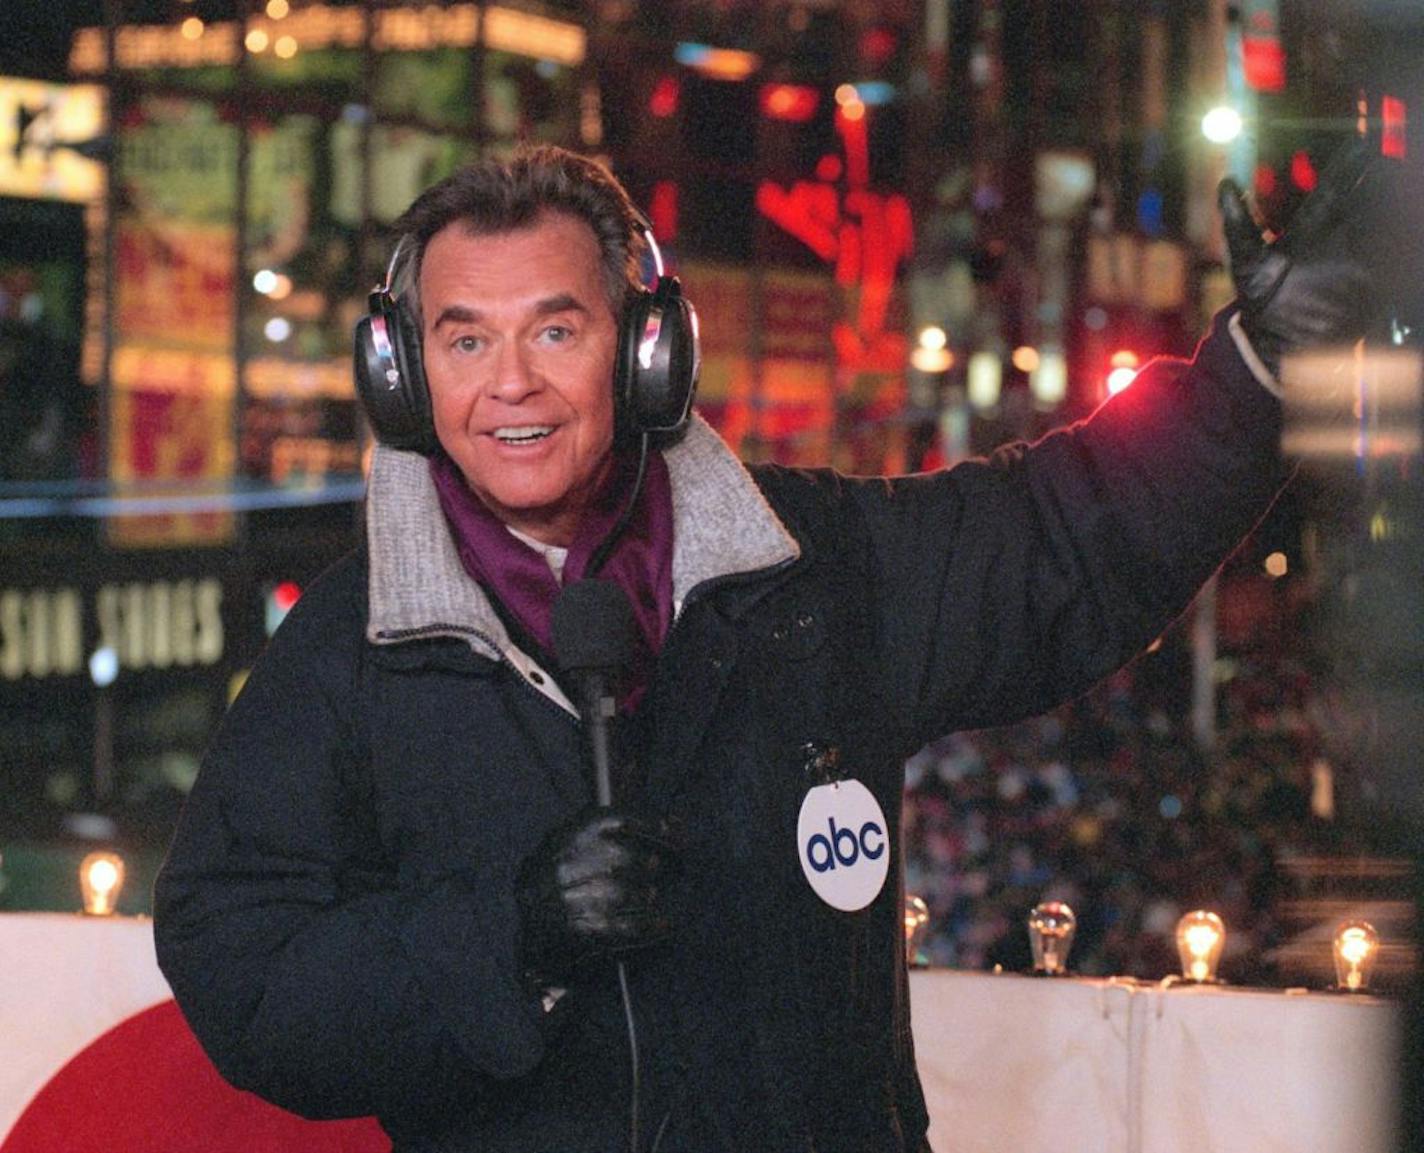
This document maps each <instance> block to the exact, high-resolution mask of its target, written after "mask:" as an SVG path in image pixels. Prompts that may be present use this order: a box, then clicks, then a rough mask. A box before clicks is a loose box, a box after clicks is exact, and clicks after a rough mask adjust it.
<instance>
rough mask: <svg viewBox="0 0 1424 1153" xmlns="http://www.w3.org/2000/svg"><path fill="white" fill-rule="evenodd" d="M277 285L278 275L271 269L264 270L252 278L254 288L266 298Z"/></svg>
mask: <svg viewBox="0 0 1424 1153" xmlns="http://www.w3.org/2000/svg"><path fill="white" fill-rule="evenodd" d="M276 284H277V274H276V273H275V272H273V271H272V270H271V269H270V268H264V269H262V270H261V271H259V272H258V273H257V274H256V275H255V276H253V278H252V287H253V288H255V289H256V290H257V291H258V292H260V293H261V294H262V295H263V296H266V295H267V294H268V293H269V292H271V291H272V289H273V288H275V287H276Z"/></svg>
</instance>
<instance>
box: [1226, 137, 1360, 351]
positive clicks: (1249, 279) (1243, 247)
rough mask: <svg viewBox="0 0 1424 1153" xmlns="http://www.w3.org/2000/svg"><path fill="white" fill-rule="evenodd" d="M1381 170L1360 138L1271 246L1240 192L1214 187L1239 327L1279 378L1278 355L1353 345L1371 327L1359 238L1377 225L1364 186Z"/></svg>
mask: <svg viewBox="0 0 1424 1153" xmlns="http://www.w3.org/2000/svg"><path fill="white" fill-rule="evenodd" d="M1380 164H1381V161H1380V160H1379V157H1378V155H1377V154H1376V153H1375V151H1374V149H1372V148H1371V147H1370V146H1369V145H1368V144H1367V143H1366V141H1365V140H1363V139H1360V138H1355V139H1353V140H1352V141H1351V142H1350V143H1349V144H1347V145H1345V146H1344V147H1342V148H1340V149H1339V150H1337V151H1336V153H1335V154H1334V155H1333V156H1332V157H1331V158H1330V162H1329V163H1328V164H1327V165H1326V167H1325V170H1324V171H1323V172H1322V173H1321V176H1320V181H1319V183H1318V184H1317V185H1316V187H1315V189H1314V191H1312V192H1311V193H1310V195H1309V196H1307V197H1306V199H1305V201H1304V202H1303V203H1302V204H1301V206H1300V208H1299V210H1298V211H1297V212H1296V213H1295V216H1294V217H1293V218H1292V219H1291V221H1290V224H1289V227H1288V228H1287V229H1286V231H1285V232H1284V233H1283V234H1282V235H1281V236H1280V237H1278V238H1276V239H1275V240H1273V241H1269V242H1268V241H1267V240H1266V239H1265V237H1264V236H1262V234H1261V229H1260V227H1259V226H1258V225H1257V224H1256V222H1255V221H1254V220H1253V219H1252V217H1251V213H1250V211H1249V210H1248V209H1247V207H1246V202H1245V199H1244V198H1243V196H1242V193H1241V188H1240V186H1239V185H1237V184H1236V182H1235V181H1233V180H1231V179H1226V180H1223V181H1222V182H1221V184H1220V185H1219V186H1218V188H1217V201H1218V203H1219V205H1220V207H1221V217H1222V225H1223V229H1224V231H1225V234H1226V245H1227V248H1228V249H1229V251H1230V254H1231V278H1232V280H1233V281H1234V282H1235V285H1236V293H1237V297H1238V300H1239V302H1240V304H1241V327H1242V328H1243V329H1244V330H1245V333H1246V336H1247V338H1248V339H1249V340H1250V342H1251V346H1252V348H1254V349H1255V350H1256V354H1257V355H1258V356H1260V358H1261V360H1262V361H1263V362H1264V363H1265V365H1266V367H1267V368H1268V369H1270V371H1271V374H1272V375H1273V376H1275V377H1277V378H1279V376H1280V367H1281V358H1282V357H1283V356H1285V355H1286V354H1288V353H1292V352H1299V351H1304V350H1306V349H1310V348H1316V347H1324V346H1328V345H1335V346H1340V345H1345V344H1352V343H1354V342H1355V341H1356V340H1358V339H1359V338H1360V337H1362V336H1364V335H1365V331H1366V329H1367V328H1368V327H1369V326H1370V323H1371V321H1372V320H1373V319H1375V314H1376V312H1377V311H1378V309H1377V298H1378V294H1377V292H1376V291H1375V288H1376V285H1377V281H1376V278H1375V276H1374V275H1373V273H1372V270H1371V268H1370V266H1369V264H1368V262H1367V259H1366V256H1365V254H1366V252H1368V251H1369V250H1370V245H1368V244H1367V243H1365V236H1366V233H1367V231H1368V229H1369V228H1370V227H1371V226H1372V225H1375V224H1377V223H1378V221H1377V220H1376V219H1375V218H1374V213H1373V211H1372V207H1373V206H1372V205H1371V203H1370V190H1369V188H1368V187H1367V186H1368V185H1369V184H1371V183H1372V182H1373V179H1374V177H1375V173H1376V170H1377V169H1378V168H1379V166H1380Z"/></svg>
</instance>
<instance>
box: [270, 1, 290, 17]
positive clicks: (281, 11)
mask: <svg viewBox="0 0 1424 1153" xmlns="http://www.w3.org/2000/svg"><path fill="white" fill-rule="evenodd" d="M291 10H292V6H291V5H290V4H288V3H287V0H267V15H268V17H270V18H271V19H273V20H281V19H282V18H283V17H284V16H286V15H287V13H288V12H290V11H291Z"/></svg>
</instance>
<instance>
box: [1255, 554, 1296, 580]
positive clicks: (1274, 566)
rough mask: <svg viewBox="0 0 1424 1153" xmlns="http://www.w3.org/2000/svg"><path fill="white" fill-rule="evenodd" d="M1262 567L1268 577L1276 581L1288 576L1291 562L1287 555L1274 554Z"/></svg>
mask: <svg viewBox="0 0 1424 1153" xmlns="http://www.w3.org/2000/svg"><path fill="white" fill-rule="evenodd" d="M1262 567H1263V568H1264V569H1265V570H1266V575H1267V576H1269V577H1271V578H1272V579H1275V578H1277V577H1283V576H1285V575H1286V573H1287V572H1288V571H1289V570H1290V562H1289V561H1288V560H1287V559H1286V554H1285V553H1283V552H1273V553H1272V554H1271V555H1270V556H1268V557H1267V558H1266V559H1265V562H1264V564H1263V565H1262Z"/></svg>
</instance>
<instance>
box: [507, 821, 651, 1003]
mask: <svg viewBox="0 0 1424 1153" xmlns="http://www.w3.org/2000/svg"><path fill="white" fill-rule="evenodd" d="M676 857H677V853H676V849H675V847H674V845H673V842H672V838H671V835H670V833H669V830H668V829H667V827H666V825H663V824H657V825H655V824H652V823H650V822H647V821H643V820H640V819H639V818H637V817H633V816H630V815H629V814H627V813H624V812H621V811H619V810H617V809H607V808H593V809H585V810H584V811H583V812H581V813H580V814H579V815H578V816H576V817H575V818H574V819H573V820H572V821H570V822H568V823H567V824H564V825H561V826H559V827H557V828H555V829H553V830H552V831H551V832H550V833H549V834H548V836H546V837H545V838H544V840H543V842H542V843H541V844H540V845H539V847H538V848H537V849H535V850H534V852H533V853H531V854H530V855H529V856H528V857H527V858H526V859H525V860H524V862H523V864H521V866H520V869H519V875H518V878H517V882H516V888H515V896H516V899H517V901H518V905H519V913H520V919H521V927H522V929H523V961H524V965H525V968H526V970H527V971H528V972H529V973H530V974H531V975H532V976H533V977H534V978H535V979H536V980H537V981H538V982H540V983H543V984H557V983H559V982H561V981H563V980H565V979H566V978H567V977H568V976H569V975H570V974H571V973H572V972H573V971H574V970H575V969H576V968H577V967H578V966H579V965H581V964H582V963H583V962H585V961H587V960H589V959H591V958H593V957H598V956H604V955H607V954H611V953H622V952H627V951H630V950H633V949H640V948H643V947H645V946H647V945H652V944H656V943H657V942H658V941H661V940H663V939H664V938H665V937H667V935H668V933H669V932H670V930H671V925H670V922H669V920H668V917H667V914H666V911H665V908H664V901H663V899H662V898H663V889H664V884H665V882H666V880H667V877H668V875H669V873H670V872H671V870H672V869H673V868H674V867H675V866H676Z"/></svg>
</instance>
